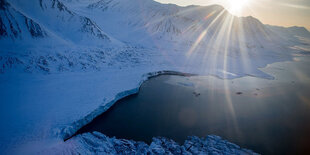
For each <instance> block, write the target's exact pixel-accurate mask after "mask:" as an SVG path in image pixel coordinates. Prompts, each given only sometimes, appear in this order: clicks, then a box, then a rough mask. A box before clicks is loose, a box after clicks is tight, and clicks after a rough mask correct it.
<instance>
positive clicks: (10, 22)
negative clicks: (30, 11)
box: [0, 0, 47, 40]
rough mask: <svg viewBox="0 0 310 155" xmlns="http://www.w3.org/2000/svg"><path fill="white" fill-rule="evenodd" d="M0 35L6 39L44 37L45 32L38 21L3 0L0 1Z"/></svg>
mask: <svg viewBox="0 0 310 155" xmlns="http://www.w3.org/2000/svg"><path fill="white" fill-rule="evenodd" d="M0 6H1V7H0V11H1V13H0V15H1V17H0V37H1V38H6V39H11V40H15V39H22V38H24V39H29V38H32V37H33V38H39V37H46V36H47V33H46V31H45V30H44V28H42V27H41V26H40V25H39V24H38V23H36V22H35V21H33V20H32V19H30V18H28V17H27V16H25V15H23V14H22V13H21V12H19V11H17V10H15V9H14V8H13V7H11V5H10V4H9V3H7V2H6V1H4V0H1V1H0Z"/></svg>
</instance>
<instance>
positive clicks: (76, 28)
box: [0, 0, 310, 154]
mask: <svg viewBox="0 0 310 155" xmlns="http://www.w3.org/2000/svg"><path fill="white" fill-rule="evenodd" d="M300 45H302V46H300ZM309 47H310V33H309V32H308V31H307V30H306V29H304V28H300V27H291V28H284V27H277V26H270V25H264V24H262V23H261V22H260V21H259V20H258V19H255V18H253V17H235V16H233V15H231V14H230V13H229V12H228V11H226V10H225V9H224V8H223V7H221V6H219V5H211V6H187V7H181V6H177V5H173V4H161V3H158V2H156V1H153V0H0V83H1V84H0V87H1V91H0V98H1V101H0V102H1V108H0V109H1V110H2V111H1V112H0V113H1V117H0V122H1V125H2V127H3V128H0V130H1V132H0V137H1V140H0V154H1V153H2V150H6V151H7V152H9V153H8V154H12V152H11V151H12V150H14V151H16V150H17V152H18V153H19V154H21V152H22V153H24V151H27V150H28V151H29V150H30V151H33V150H34V152H38V150H39V149H45V148H48V147H51V146H55V145H54V144H55V143H57V146H58V144H60V146H59V147H60V148H62V147H64V148H65V147H66V146H67V147H69V149H70V146H68V145H71V144H72V147H73V146H79V145H84V144H85V145H84V146H83V147H81V150H78V152H83V151H94V148H95V149H97V146H98V149H100V148H101V144H108V145H109V147H106V149H112V150H111V151H112V152H113V151H118V149H115V148H114V145H115V144H116V143H120V142H123V141H124V140H118V139H114V138H106V139H103V140H102V138H100V140H101V141H99V142H98V141H96V143H93V142H92V141H88V140H89V138H91V139H92V140H93V138H92V136H93V135H92V134H90V135H84V136H86V138H85V139H84V138H83V136H80V137H76V139H75V140H72V141H71V142H67V143H66V144H67V145H64V142H63V139H66V138H68V137H70V136H72V135H73V134H74V133H75V132H76V131H77V130H78V129H79V128H81V127H82V126H84V125H85V124H87V123H89V122H90V121H91V120H92V119H93V118H95V117H96V116H98V115H99V114H101V113H103V112H104V111H106V110H107V109H109V107H110V106H112V105H113V104H114V103H115V102H116V101H117V100H119V99H121V98H123V97H125V96H127V95H130V94H133V93H137V92H138V90H139V87H140V86H141V84H142V82H143V81H145V80H147V79H148V78H149V77H152V76H155V75H158V74H163V73H170V72H169V71H173V72H182V73H184V72H186V73H192V74H199V75H214V76H217V77H220V78H238V77H243V76H255V77H262V78H269V79H272V78H273V77H272V76H271V75H268V74H266V73H264V72H263V71H262V70H260V69H259V68H263V67H266V65H268V64H271V63H274V62H279V61H287V60H292V56H293V55H298V54H300V53H302V52H305V51H307V50H308V51H310V50H309ZM166 71H168V72H166ZM71 72H74V73H71ZM24 73H26V74H24ZM28 73H32V74H28ZM49 74H52V75H49ZM2 103H3V104H2ZM16 107H17V108H16ZM12 122H14V123H12ZM89 136H90V137H89ZM100 137H104V135H100ZM80 140H81V141H80ZM84 141H87V142H86V143H84ZM197 141H198V142H197ZM76 142H78V143H76ZM79 142H81V143H79ZM157 142H160V141H157ZM163 142H164V143H162V145H166V144H170V143H166V141H163ZM193 142H195V143H197V145H199V147H197V148H195V147H193V149H192V150H189V152H191V151H196V150H200V149H203V150H204V151H206V150H205V147H200V144H202V143H203V144H204V145H208V144H209V143H208V141H205V140H202V139H201V140H195V139H194V140H193ZM22 144H24V145H22ZM75 144H76V145H75ZM98 144H100V145H98ZM110 144H111V145H110ZM127 144H130V145H136V144H137V143H136V142H130V143H121V144H120V145H119V146H120V148H123V147H127V146H128V145H127ZM155 144H157V143H155ZM217 144H218V143H217ZM223 144H227V143H226V142H223ZM212 145H213V143H212ZM87 146H90V147H89V148H86V147H87ZM105 146H106V145H105ZM105 146H103V147H105ZM143 146H144V147H143V148H152V145H151V146H148V145H143ZM155 146H156V148H157V146H158V147H162V146H161V145H155ZM201 146H202V145H201ZM219 146H220V147H221V148H222V145H220V144H219ZM229 146H231V145H230V144H229ZM229 146H228V148H233V149H235V148H236V147H229ZM29 147H30V148H29ZM84 147H85V148H84ZM177 147H178V148H180V149H183V148H184V147H185V146H180V145H177ZM15 148H17V149H15ZM113 148H114V149H113ZM211 148H213V146H212V147H211ZM214 148H217V146H215V147H214ZM74 149H75V147H73V150H74ZM136 149H139V148H138V147H133V148H132V149H131V150H132V151H135V150H136ZM239 149H240V148H239ZM56 150H58V148H56ZM104 150H105V149H103V151H104ZM161 150H167V149H166V148H165V149H161ZM52 151H53V150H52ZM60 151H61V152H62V151H63V150H60ZM64 151H66V148H65V150H64ZM219 151H220V152H222V153H225V152H224V151H225V150H219ZM241 151H242V150H241ZM18 153H17V154H18ZM67 153H69V152H67ZM83 153H84V152H83ZM87 153H89V152H87ZM91 153H93V152H91ZM203 153H205V152H203ZM226 153H227V152H226ZM13 154H14V153H13ZM26 154H27V153H26ZM29 154H34V153H29Z"/></svg>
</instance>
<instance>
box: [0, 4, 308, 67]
mask: <svg viewBox="0 0 310 155" xmlns="http://www.w3.org/2000/svg"><path fill="white" fill-rule="evenodd" d="M0 12H1V14H0V17H1V18H0V24H1V27H0V28H1V31H0V32H1V34H0V43H1V55H0V56H1V57H2V59H1V61H0V64H1V66H2V67H0V72H2V73H3V72H7V71H17V72H20V70H21V71H26V72H37V71H39V72H41V71H42V70H43V72H47V71H48V73H50V72H59V71H77V70H81V69H82V70H87V69H89V68H92V70H93V69H95V70H100V68H104V67H106V66H107V65H106V64H109V66H111V63H106V62H107V61H108V60H107V59H108V58H107V55H117V53H124V51H131V52H133V51H134V53H136V54H133V55H140V54H141V53H140V52H139V51H143V50H145V49H148V50H152V51H157V52H155V53H158V51H170V52H165V54H166V55H167V54H168V55H169V54H171V51H179V52H181V53H183V56H186V55H187V56H188V54H191V53H199V52H204V53H206V52H207V53H208V54H209V55H210V54H211V56H210V58H211V57H212V55H213V56H215V57H217V55H229V56H237V57H238V56H240V55H242V52H243V53H244V51H246V54H247V55H248V56H249V57H257V55H259V57H263V56H264V55H269V56H270V55H271V56H272V57H274V58H276V59H279V60H282V59H283V58H282V56H283V55H287V53H285V52H282V53H281V54H282V56H280V58H277V56H275V55H277V54H279V52H280V51H285V50H286V49H289V47H290V46H294V45H296V44H299V43H300V40H299V39H300V38H298V37H296V36H302V37H306V38H307V37H308V38H309V36H310V33H309V32H308V31H307V30H306V29H304V28H297V27H295V28H282V27H275V26H269V25H264V24H262V23H261V22H260V21H259V20H257V19H255V18H253V17H235V16H233V15H231V14H230V13H229V12H228V11H226V10H225V9H224V8H223V7H221V6H219V5H211V6H187V7H180V6H177V5H174V4H161V3H158V2H155V1H153V0H84V1H80V0H28V1H24V0H1V8H0ZM136 47H139V48H136ZM132 49H135V50H132ZM91 51H93V52H91ZM94 51H97V52H94ZM112 51H113V52H112ZM98 53H106V54H105V59H103V56H102V55H101V54H99V56H98ZM107 53H108V54H107ZM137 53H140V54H137ZM131 54H132V53H131ZM88 57H92V58H88ZM114 58H116V56H114ZM124 59H125V60H122V61H121V62H126V61H127V60H126V58H124ZM135 59H139V61H143V60H146V59H149V57H144V58H135ZM184 59H186V58H184ZM205 59H207V58H205ZM93 60H96V61H93ZM110 60H111V59H109V61H110ZM42 61H43V62H44V63H42ZM111 61H112V60H111ZM201 61H202V62H203V61H204V60H201ZM216 61H217V60H216ZM38 62H40V63H38ZM113 62H117V61H114V60H113ZM154 63H159V62H154ZM161 63H164V62H161ZM189 63H190V62H189ZM212 63H221V61H219V62H212ZM258 64H264V63H261V62H258ZM85 65H86V66H92V67H85ZM212 65H213V64H212ZM38 66H39V67H38ZM112 66H113V65H112ZM220 66H222V64H220ZM18 68H19V69H18ZM222 68H223V67H222Z"/></svg>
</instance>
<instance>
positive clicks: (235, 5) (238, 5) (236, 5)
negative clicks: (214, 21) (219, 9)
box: [228, 0, 250, 15]
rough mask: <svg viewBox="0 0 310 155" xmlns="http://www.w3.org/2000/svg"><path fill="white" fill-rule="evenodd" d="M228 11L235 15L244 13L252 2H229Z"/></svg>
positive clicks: (239, 0)
mask: <svg viewBox="0 0 310 155" xmlns="http://www.w3.org/2000/svg"><path fill="white" fill-rule="evenodd" d="M228 3H229V4H228V7H229V8H228V10H229V11H230V12H231V13H232V14H235V15H239V14H241V13H242V11H243V9H244V8H245V7H247V6H248V5H249V3H250V0H229V2H228Z"/></svg>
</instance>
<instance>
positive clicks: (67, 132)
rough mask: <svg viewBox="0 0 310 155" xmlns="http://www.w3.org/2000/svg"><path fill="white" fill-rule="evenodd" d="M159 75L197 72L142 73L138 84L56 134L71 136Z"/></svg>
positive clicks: (188, 74)
mask: <svg viewBox="0 0 310 155" xmlns="http://www.w3.org/2000/svg"><path fill="white" fill-rule="evenodd" d="M160 75H179V76H196V75H197V74H190V73H183V72H177V71H168V70H164V71H156V72H150V73H146V74H143V75H142V79H141V81H140V82H139V84H138V86H137V87H135V88H133V89H130V90H126V91H123V92H120V93H118V94H117V95H116V96H115V97H114V99H113V100H112V101H109V102H105V101H106V99H104V101H103V103H102V105H101V106H99V107H98V108H97V109H95V110H94V111H93V112H91V113H90V114H88V115H87V116H85V117H84V118H82V119H80V120H77V121H75V122H73V123H72V124H71V125H68V126H66V127H64V128H62V129H60V130H57V132H56V136H57V137H60V138H62V139H63V140H64V141H66V140H68V139H70V138H72V137H73V136H74V134H75V133H76V132H77V131H78V130H79V129H81V128H82V127H83V126H85V125H86V124H88V123H90V122H91V121H92V120H93V119H95V118H96V117H97V116H99V115H101V114H103V113H104V112H106V111H107V110H108V109H110V107H112V106H113V105H114V104H115V103H116V102H117V101H118V100H120V99H123V98H125V97H128V96H130V95H134V94H137V93H138V92H139V90H140V87H141V85H142V84H143V83H144V82H145V81H146V80H149V79H151V78H154V77H156V76H160Z"/></svg>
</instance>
